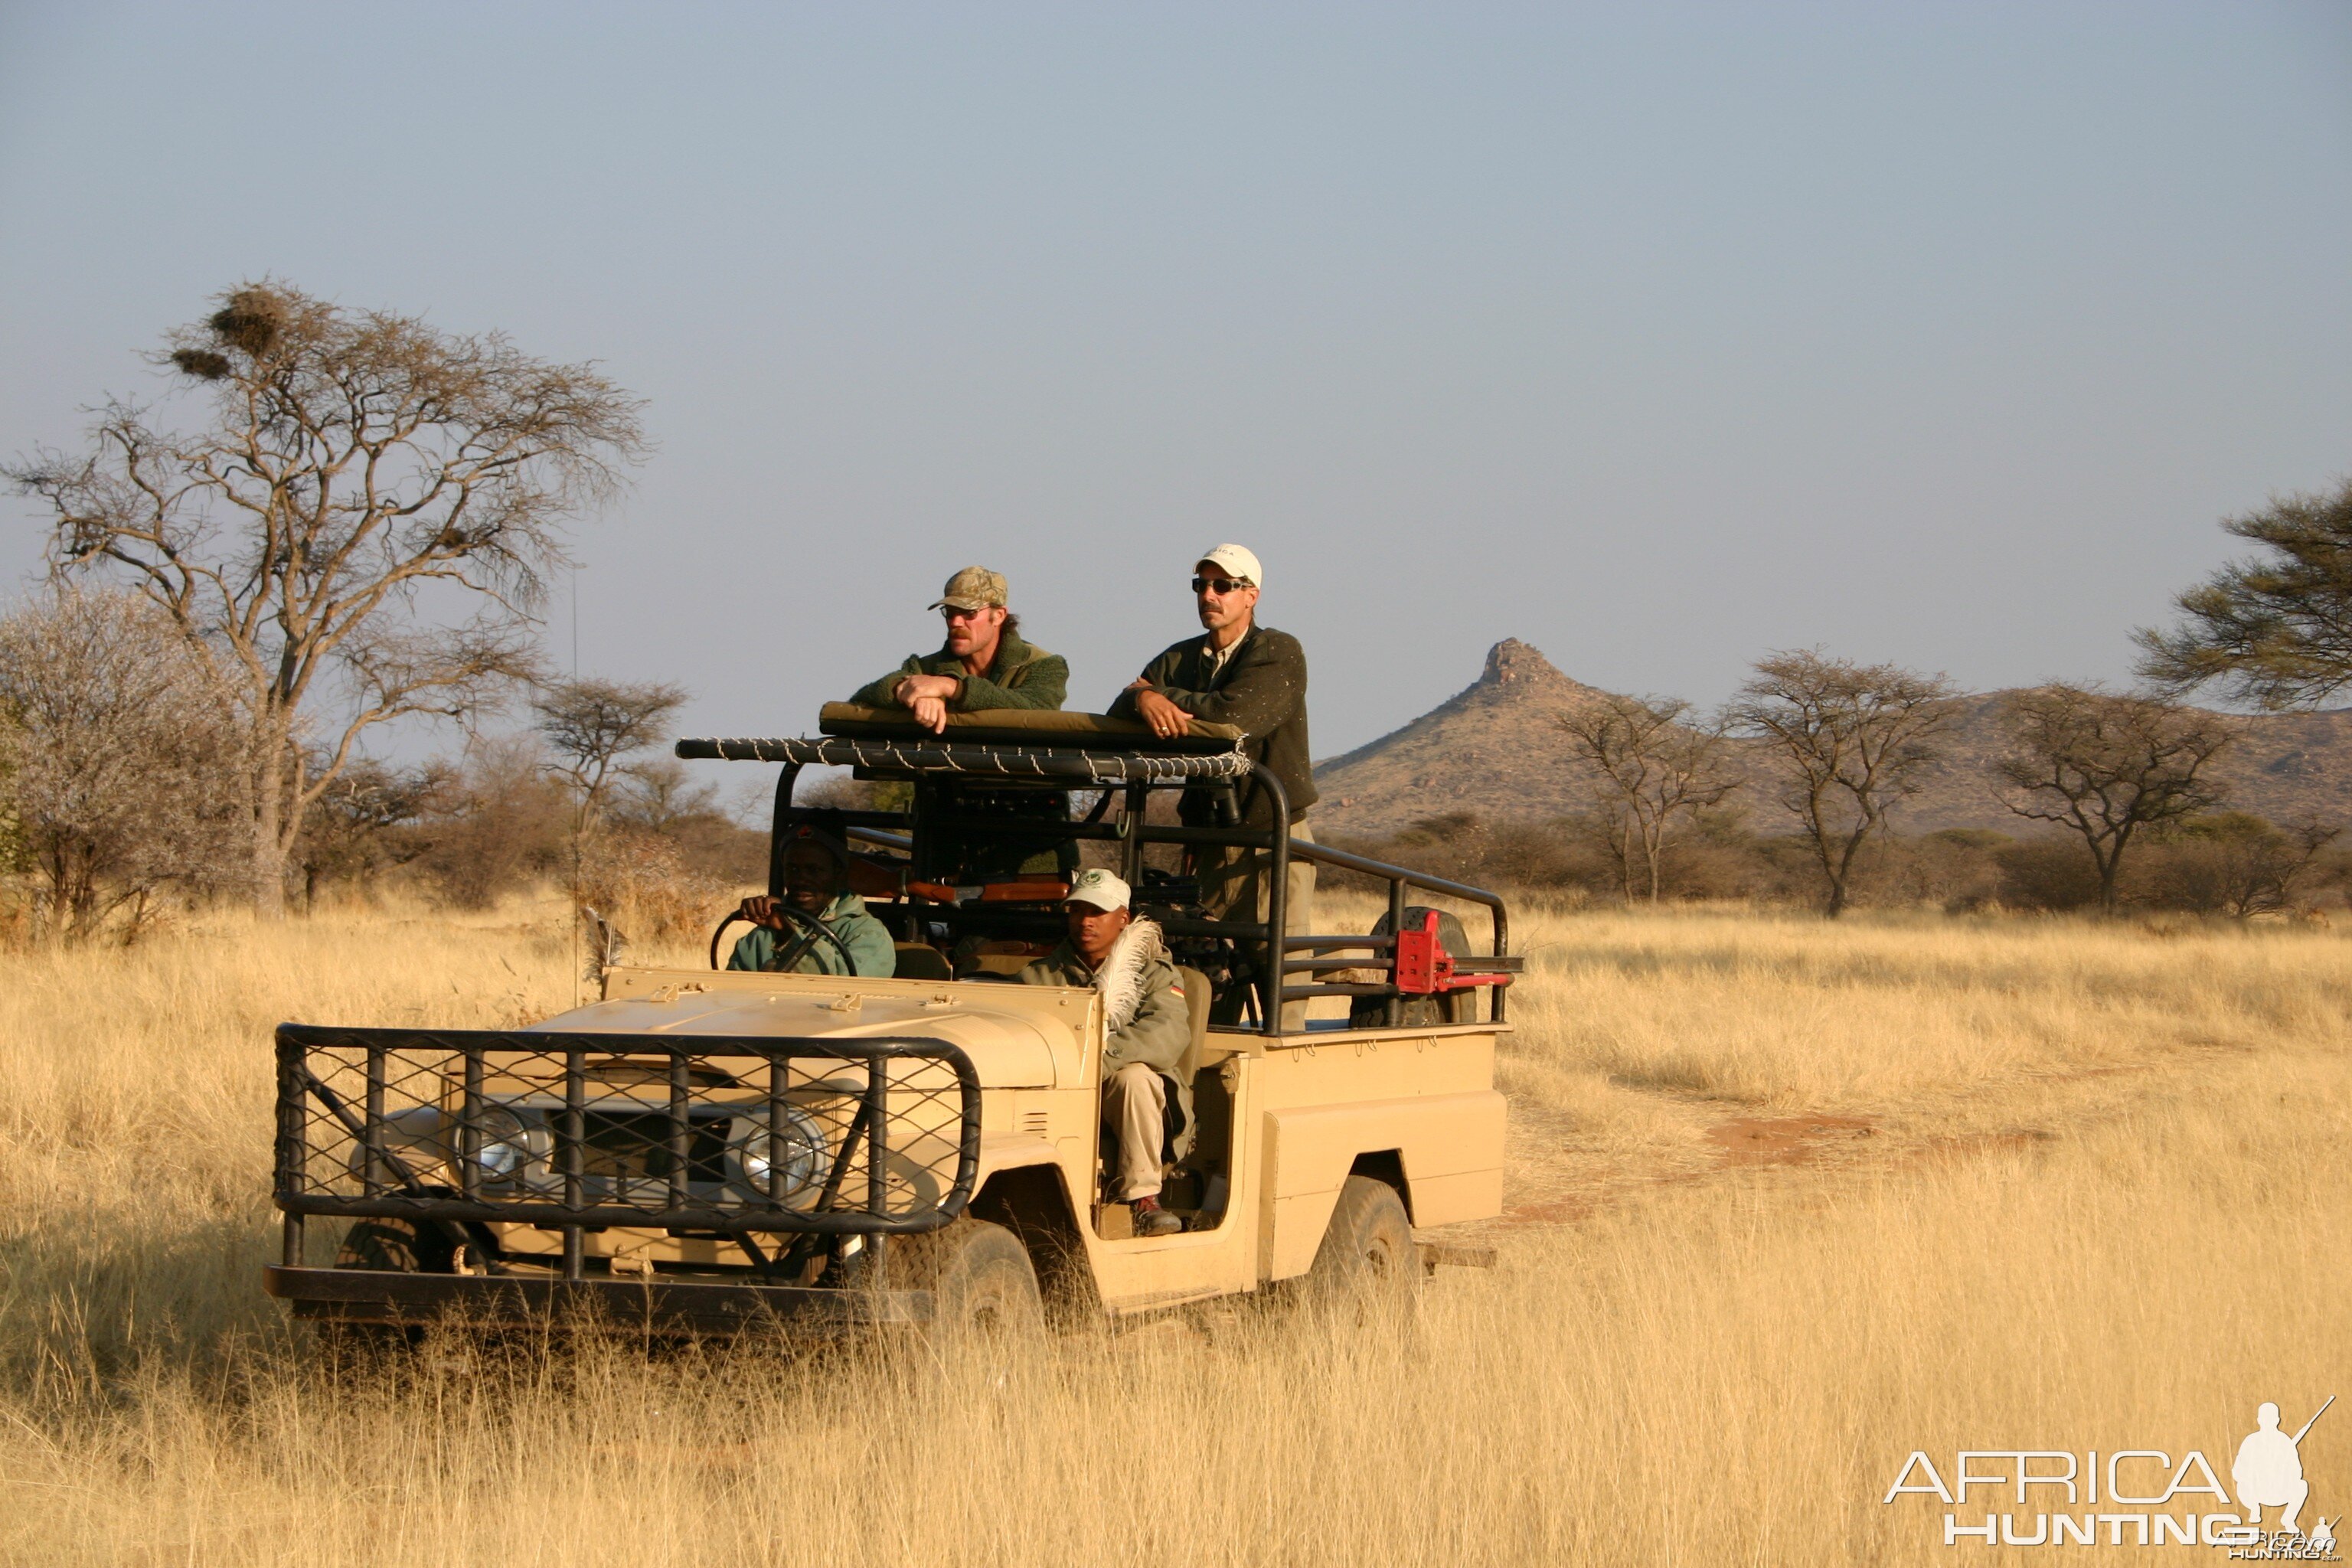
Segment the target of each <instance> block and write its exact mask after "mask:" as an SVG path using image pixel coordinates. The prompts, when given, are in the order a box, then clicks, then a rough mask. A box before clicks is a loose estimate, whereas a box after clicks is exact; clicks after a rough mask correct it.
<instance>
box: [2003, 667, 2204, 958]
mask: <svg viewBox="0 0 2352 1568" xmlns="http://www.w3.org/2000/svg"><path fill="white" fill-rule="evenodd" d="M2002 707H2003V716H2004V717H2005V718H2006V719H2007V721H2008V723H2009V731H2010V749H2009V752H2008V754H2007V755H2005V756H2003V757H2002V758H2001V759H2000V762H1999V763H1996V764H1995V770H1996V772H1997V773H1999V774H2000V779H2001V781H2002V782H2003V783H2004V784H2006V785H2007V786H2008V790H2007V792H2006V794H2005V795H2004V796H2003V804H2004V805H2007V806H2008V807H2009V809H2010V810H2011V811H2013V812H2015V813H2017V815H2018V816H2022V817H2025V818H2028V819H2029V820H2031V821H2034V822H2049V823H2055V824H2057V825H2058V826H2063V827H2065V828H2068V829H2070V830H2072V831H2073V832H2074V833H2075V834H2077V835H2079V836H2080V837H2082V840H2083V844H2084V847H2085V848H2087V849H2089V850H2090V852H2091V860H2092V863H2093V864H2094V865H2095V866H2096V867H2097V868H2098V871H2099V907H2100V908H2101V909H2103V910H2108V911H2110V912H2112V911H2113V910H2114V909H2115V907H2116V875H2117V873H2118V872H2120V871H2121V870H2122V868H2123V859H2124V853H2125V851H2126V850H2127V849H2128V848H2130V847H2131V843H2132V840H2133V838H2134V837H2136V836H2137V834H2138V833H2139V831H2140V830H2141V829H2142V828H2149V827H2157V826H2162V825H2163V824H2166V823H2169V822H2177V821H2179V820H2181V819H2183V818H2185V817H2189V816H2195V815H2196V814H2197V813H2199V812H2200V811H2204V810H2207V809H2209V808H2210V807H2211V806H2214V805H2219V804H2220V803H2221V798H2222V793H2223V792H2222V790H2221V785H2220V784H2217V783H2215V782H2214V780H2213V779H2212V777H2211V776H2210V773H2208V772H2207V771H2206V770H2207V768H2208V765H2209V764H2210V763H2212V761H2213V759H2214V758H2216V757H2218V756H2220V755H2221V752H2222V751H2223V750H2225V749H2226V748H2227V747H2228V745H2229V743H2230V741H2231V736H2232V726H2231V724H2230V723H2229V721H2226V720H2224V719H2223V718H2221V716H2220V715H2219V714H2215V713H2207V712H2203V711H2201V710H2198V709H2195V708H2184V707H2181V706H2180V705H2179V704H2178V703H2174V702H2168V701H2165V700H2160V699H2156V698H2147V697H2126V696H2118V695H2116V694H2115V693H2112V692H2108V691H2103V690H2101V689H2098V688H2096V687H2090V686H2068V685H2064V684H2057V685H2051V686H2044V687H2041V688H2039V689H2035V690H2032V691H2020V692H2014V693H2012V694H2011V696H2010V697H2008V698H2007V699H2006V700H2004V702H2003V704H2002Z"/></svg>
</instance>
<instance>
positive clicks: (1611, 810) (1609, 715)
mask: <svg viewBox="0 0 2352 1568" xmlns="http://www.w3.org/2000/svg"><path fill="white" fill-rule="evenodd" d="M1690 709H1691V705H1690V704H1689V703H1687V702H1685V701H1684V700H1682V699H1680V698H1678V697H1665V698H1654V699H1644V698H1640V697H1624V696H1619V695H1616V694H1614V693H1609V694H1604V695H1602V696H1601V697H1600V698H1597V699H1595V700H1592V701H1591V702H1588V703H1585V704H1584V705H1583V706H1581V707H1579V708H1575V709H1571V710H1569V711H1567V712H1564V713H1561V714H1560V715H1559V727H1560V728H1561V729H1562V730H1563V731H1566V732H1567V734H1568V738H1569V741H1570V743H1571V744H1572V745H1573V746H1574V747H1575V749H1576V752H1577V754H1578V755H1579V756H1580V757H1582V758H1583V759H1584V760H1585V762H1587V763H1590V764H1591V767H1592V770H1593V780H1592V787H1591V808H1592V809H1591V814H1590V819H1591V821H1592V822H1593V824H1594V825H1595V826H1597V827H1598V828H1599V829H1600V832H1599V837H1600V838H1601V843H1602V845H1603V847H1606V849H1607V850H1608V852H1609V857H1610V859H1611V860H1612V862H1613V863H1614V864H1615V866H1616V868H1617V873H1618V880H1619V882H1620V884H1621V885H1622V887H1623V888H1624V890H1625V901H1626V902H1627V903H1629V904H1630V903H1632V902H1633V900H1634V898H1635V896H1636V886H1637V883H1639V882H1640V881H1642V880H1643V879H1644V878H1645V877H1646V879H1647V883H1648V889H1649V900H1650V902H1652V903H1656V902H1657V901H1658V893H1659V889H1660V887H1661V885H1662V884H1663V882H1664V868H1665V858H1666V847H1667V845H1668V843H1669V842H1670V841H1671V840H1672V838H1673V837H1674V834H1675V825H1676V823H1677V822H1678V821H1679V820H1681V819H1685V818H1689V817H1695V816H1697V815H1698V814H1699V813H1700V812H1702V811H1704V810H1706V808H1708V807H1709V806H1713V805H1721V804H1722V803H1723V800H1724V798H1725V797H1726V796H1727V795H1730V794H1731V792H1732V791H1734V790H1736V789H1738V787H1739V782H1740V781H1739V778H1738V775H1737V774H1736V773H1733V772H1732V771H1731V770H1730V768H1729V766H1728V761H1727V758H1726V756H1725V754H1724V734H1723V731H1722V729H1721V727H1720V726H1719V725H1693V724H1691V723H1688V722H1686V715H1688V714H1689V712H1690Z"/></svg>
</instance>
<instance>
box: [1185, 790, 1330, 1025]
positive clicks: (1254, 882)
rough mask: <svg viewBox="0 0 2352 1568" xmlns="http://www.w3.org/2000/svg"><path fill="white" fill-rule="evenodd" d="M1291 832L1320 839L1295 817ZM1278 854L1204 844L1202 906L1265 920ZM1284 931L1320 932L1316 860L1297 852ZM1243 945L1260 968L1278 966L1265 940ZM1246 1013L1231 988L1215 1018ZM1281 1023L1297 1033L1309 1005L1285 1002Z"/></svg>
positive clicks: (1222, 915) (1221, 915)
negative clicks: (1271, 872) (1272, 868)
mask: <svg viewBox="0 0 2352 1568" xmlns="http://www.w3.org/2000/svg"><path fill="white" fill-rule="evenodd" d="M1290 836H1291V837H1293V838H1299V839H1304V840H1305V841H1306V842H1307V843H1309V844H1312V843H1314V842H1315V834H1314V832H1313V830H1311V829H1310V828H1308V826H1307V824H1305V823H1304V822H1296V821H1294V822H1293V823H1292V824H1291V825H1290ZM1273 858H1274V857H1273V856H1272V855H1269V854H1266V853H1265V852H1263V851H1260V850H1256V849H1245V848H1244V847H1241V846H1240V845H1238V844H1212V845H1208V846H1206V847H1203V848H1202V851H1201V858H1200V859H1199V861H1198V862H1196V864H1197V865H1198V867H1199V872H1198V875H1199V877H1200V879H1201V907H1202V909H1203V910H1207V911H1208V914H1209V918H1210V919H1211V920H1220V921H1221V920H1228V919H1233V918H1235V917H1234V915H1233V912H1232V911H1234V910H1238V909H1244V908H1248V909H1251V910H1255V913H1254V914H1253V915H1252V916H1251V917H1250V918H1252V919H1255V920H1261V921H1262V920H1264V919H1265V918H1266V902H1267V899H1266V889H1267V883H1268V882H1270V881H1271V880H1272V879H1271V878H1269V877H1268V876H1266V875H1265V872H1266V871H1267V869H1268V868H1269V866H1270V863H1271V862H1272V860H1273ZM1282 934H1283V935H1285V936H1312V935H1314V934H1315V862H1314V861H1312V860H1303V859H1300V858H1297V856H1293V857H1292V858H1291V861H1290V875H1289V876H1288V877H1287V878H1286V879H1285V882H1284V887H1283V909H1282ZM1242 946H1243V951H1244V952H1246V953H1247V954H1248V955H1249V961H1250V963H1252V964H1254V965H1255V967H1256V968H1257V971H1258V973H1261V974H1263V973H1268V972H1269V970H1270V969H1272V968H1275V967H1276V963H1277V961H1276V960H1275V959H1274V958H1273V957H1272V955H1270V954H1269V953H1267V952H1265V950H1264V948H1263V947H1262V945H1261V944H1259V943H1257V942H1244V943H1243V944H1242ZM1241 1016H1242V998H1241V994H1240V992H1238V991H1231V992H1228V993H1226V994H1224V995H1223V996H1221V997H1219V998H1218V999H1217V1006H1216V1009H1215V1011H1214V1012H1213V1015H1212V1021H1213V1022H1215V1023H1219V1024H1232V1023H1236V1022H1238V1021H1239V1020H1240V1018H1241ZM1282 1027H1283V1032H1284V1033H1286V1034H1292V1033H1296V1032H1297V1031H1299V1030H1302V1029H1304V1028H1306V1027H1307V1004H1306V1003H1304V1002H1286V1003H1284V1004H1283V1005H1282Z"/></svg>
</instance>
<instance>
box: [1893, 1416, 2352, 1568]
mask: <svg viewBox="0 0 2352 1568" xmlns="http://www.w3.org/2000/svg"><path fill="white" fill-rule="evenodd" d="M2335 1403H2336V1396H2335V1395H2334V1394H2329V1395H2328V1396H2327V1398H2326V1400H2325V1401H2324V1402H2323V1403H2322V1404H2321V1405H2320V1406H2319V1408H2318V1409H2316V1410H2315V1411H2313V1412H2312V1413H2311V1417H2310V1419H2309V1420H2306V1421H2305V1422H2304V1424H2303V1425H2302V1426H2299V1427H2297V1428H2296V1429H2295V1430H2294V1432H2292V1433H2290V1432H2288V1431H2287V1430H2286V1429H2285V1428H2284V1425H2283V1424H2282V1422H2281V1419H2280V1416H2279V1407H2278V1406H2277V1405H2274V1404H2272V1403H2270V1402H2269V1401H2267V1400H2265V1401H2264V1402H2263V1404H2262V1405H2259V1406H2258V1407H2256V1409H2255V1412H2254V1429H2253V1430H2252V1432H2249V1433H2247V1434H2246V1436H2245V1438H2244V1440H2243V1441H2242V1442H2240V1443H2239V1445H2238V1448H2237V1455H2236V1457H2235V1458H2233V1459H2232V1460H2231V1465H2230V1485H2229V1486H2227V1487H2224V1486H2223V1485H2222V1484H2221V1477H2220V1476H2218V1475H2216V1474H2215V1473H2214V1468H2213V1466H2212V1465H2211V1464H2210V1462H2208V1460H2207V1459H2206V1458H2205V1456H2204V1455H2203V1454H2202V1453H2200V1452H2199V1451H2198V1450H2196V1449H2193V1448H2192V1449H2190V1450H2189V1452H2187V1453H2185V1454H2183V1455H2181V1456H2180V1458H2179V1462H2178V1463H2175V1461H2174V1459H2173V1457H2172V1456H2171V1455H2170V1454H2168V1453H2166V1452H2164V1451H2163V1450H2161V1449H2157V1448H2115V1449H2108V1450H2105V1452H2102V1451H2101V1450H2098V1449H2090V1450H2087V1451H2085V1452H2082V1453H2075V1452H2074V1451H2072V1450H2068V1449H2063V1448H1963V1449H1961V1450H1959V1451H1958V1453H1957V1454H1956V1455H1954V1456H1953V1458H1952V1462H1951V1468H1950V1470H1949V1471H1948V1472H1941V1471H1938V1470H1937V1468H1936V1463H1935V1461H1934V1460H1933V1459H1931V1458H1928V1457H1927V1454H1926V1453H1925V1452H1922V1451H1916V1450H1915V1451H1914V1452H1913V1453H1912V1455H1911V1456H1910V1458H1907V1459H1906V1460H1905V1461H1904V1462H1903V1467H1902V1468H1901V1469H1899V1470H1898V1471H1896V1472H1895V1480H1894V1483H1893V1484H1892V1485H1891V1486H1889V1487H1888V1488H1887V1489H1886V1495H1885V1497H1883V1498H1881V1499H1880V1502H1881V1503H1892V1502H1894V1501H1895V1499H1897V1498H1899V1497H1902V1496H1904V1495H1905V1494H1906V1493H1919V1494H1922V1495H1925V1496H1929V1497H1933V1498H1936V1499H1937V1500H1939V1501H1941V1502H1942V1503H1943V1504H1944V1505H1945V1507H1946V1508H1947V1509H1948V1510H1950V1511H1948V1512H1947V1513H1946V1514H1945V1515H1944V1521H1943V1524H1944V1544H1945V1545H1947V1546H1958V1545H1962V1544H1975V1543H1977V1542H1982V1543H1983V1544H1985V1545H1987V1546H1993V1545H2000V1546H2057V1545H2061V1544H2072V1545H2079V1546H2094V1545H2096V1546H2190V1545H2200V1544H2201V1545H2205V1546H2221V1547H2226V1548H2228V1549H2229V1556H2230V1559H2231V1560H2232V1561H2239V1562H2250V1563H2273V1562H2278V1563H2284V1562H2301V1563H2336V1562H2340V1561H2342V1559H2341V1557H2340V1556H2339V1555H2338V1553H2337V1552H2336V1530H2335V1526H2336V1524H2337V1523H2340V1522H2341V1521H2342V1518H2343V1516H2342V1515H2341V1514H2339V1515H2337V1516H2336V1519H2335V1520H2333V1521H2331V1520H2329V1519H2327V1518H2326V1517H2325V1516H2322V1517H2320V1518H2318V1519H2316V1520H2315V1521H2314V1522H2313V1524H2312V1526H2311V1529H2310V1532H2309V1533H2308V1534H2306V1533H2305V1531H2304V1529H2303V1525H2302V1523H2301V1520H2302V1515H2303V1510H2304V1508H2305V1505H2306V1504H2307V1503H2308V1502H2309V1501H2310V1500H2311V1482H2310V1480H2309V1479H2307V1478H2306V1477H2305V1475H2304V1463H2303V1461H2304V1451H2303V1440H2304V1439H2305V1437H2306V1436H2310V1434H2311V1429H2312V1427H2314V1426H2316V1425H2318V1423H2319V1418H2320V1417H2321V1416H2322V1415H2326V1414H2327V1410H2328V1406H2330V1405H2334V1404H2335ZM1947 1473H1948V1474H1949V1475H1950V1477H1951V1479H1950V1481H1949V1483H1947V1482H1946V1480H1945V1479H1944V1478H1945V1474H1947ZM1972 1491H1974V1492H1977V1493H1978V1494H1979V1495H1977V1496H1975V1497H1971V1496H1970V1495H1969V1494H1970V1493H1971V1492H1972ZM2233 1494H2234V1495H2233ZM1972 1504H1973V1505H1974V1507H1973V1508H1971V1505H1972ZM2004 1504H2006V1505H2008V1508H2007V1509H2006V1510H2005V1509H2004V1508H2003V1505H2004ZM2273 1509H2275V1510H2278V1513H2277V1522H2276V1524H2275V1526H2273V1527H2272V1528H2269V1529H2265V1528H2264V1527H2263V1515H2264V1513H2265V1511H2266V1510H2273ZM1977 1510H1982V1511H1981V1512H1979V1511H1977ZM2029 1510H2031V1511H2029ZM1979 1520H1980V1521H1981V1522H1978V1521H1979Z"/></svg>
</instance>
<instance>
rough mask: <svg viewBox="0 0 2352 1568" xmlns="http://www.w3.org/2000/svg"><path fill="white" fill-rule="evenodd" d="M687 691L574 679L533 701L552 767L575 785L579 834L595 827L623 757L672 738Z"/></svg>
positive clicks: (576, 835)
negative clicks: (672, 722) (672, 725)
mask: <svg viewBox="0 0 2352 1568" xmlns="http://www.w3.org/2000/svg"><path fill="white" fill-rule="evenodd" d="M687 696H688V694H687V690H686V689H685V688H684V687H682V686H668V685H664V684H661V683H659V682H656V681H636V682H631V681H617V680H572V681H566V682H564V683H563V684H562V685H559V686H551V687H549V688H548V689H546V690H544V691H543V692H541V694H540V695H539V696H538V697H536V698H534V699H533V700H532V701H531V710H532V711H533V712H535V713H537V714H538V715H539V732H540V733H541V735H543V736H545V737H546V738H547V743H548V746H549V748H550V749H551V750H552V751H553V752H555V756H556V761H555V763H554V764H553V767H552V768H551V771H552V772H553V773H555V774H556V775H557V776H558V777H560V778H562V780H563V781H564V782H565V783H566V784H569V785H570V786H571V787H572V812H573V816H572V836H573V837H574V838H575V839H578V838H585V837H587V836H588V835H589V834H590V833H591V832H593V830H594V829H595V826H596V822H597V819H598V818H599V816H602V815H603V812H604V797H605V795H606V793H607V792H608V791H609V790H610V789H611V787H612V786H613V784H614V782H615V780H616V778H617V776H618V775H619V774H620V773H621V772H622V771H623V763H622V762H621V759H622V758H624V757H625V756H628V755H630V754H631V753H632V752H642V751H644V750H645V749H646V747H648V746H652V745H656V744H658V743H659V742H663V741H665V740H667V739H668V738H669V721H670V720H671V719H672V718H674V717H675V716H676V715H677V710H679V709H680V708H683V707H684V706H686V702H687Z"/></svg>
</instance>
